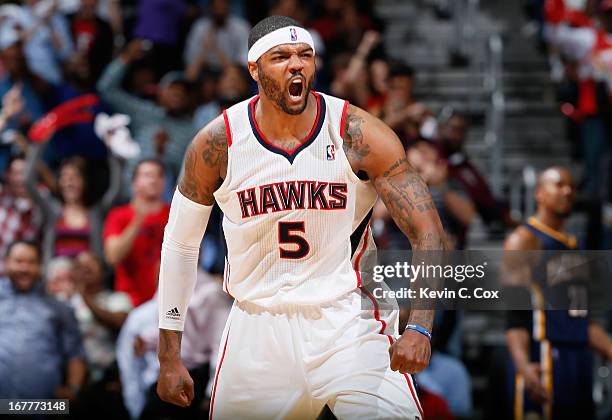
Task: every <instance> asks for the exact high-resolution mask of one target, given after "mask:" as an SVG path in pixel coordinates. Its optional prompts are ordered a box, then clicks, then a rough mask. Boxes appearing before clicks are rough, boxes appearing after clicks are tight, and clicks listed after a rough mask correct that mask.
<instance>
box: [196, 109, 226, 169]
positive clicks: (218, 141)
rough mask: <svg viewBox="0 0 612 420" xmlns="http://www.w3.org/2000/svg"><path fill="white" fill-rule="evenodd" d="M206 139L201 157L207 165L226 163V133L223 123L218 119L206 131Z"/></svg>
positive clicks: (222, 164) (223, 164)
mask: <svg viewBox="0 0 612 420" xmlns="http://www.w3.org/2000/svg"><path fill="white" fill-rule="evenodd" d="M206 137H207V141H206V142H205V143H204V144H205V147H204V148H203V149H202V153H201V157H202V160H203V161H204V163H205V164H206V165H207V166H210V167H214V166H219V165H221V166H225V165H227V134H226V131H225V123H224V122H223V120H219V121H218V122H217V123H215V124H214V125H212V126H211V127H210V129H209V130H207V132H206Z"/></svg>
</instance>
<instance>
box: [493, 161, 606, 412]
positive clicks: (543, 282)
mask: <svg viewBox="0 0 612 420" xmlns="http://www.w3.org/2000/svg"><path fill="white" fill-rule="evenodd" d="M535 199H536V202H537V211H536V214H535V215H534V216H532V217H530V218H529V219H528V220H527V222H526V223H525V224H524V225H522V226H520V227H518V228H517V229H515V230H514V232H513V233H512V234H511V235H510V236H509V237H508V238H507V239H506V242H505V244H504V250H505V251H507V252H506V253H505V263H506V264H505V267H506V270H505V277H506V281H510V282H514V283H515V284H519V283H520V284H522V285H525V284H529V288H528V290H529V299H531V302H532V307H533V308H534V309H533V310H531V311H512V312H510V313H509V316H508V323H507V332H506V339H507V343H508V347H509V350H510V354H511V358H512V363H511V366H510V375H509V381H510V384H509V385H510V387H509V388H510V395H511V402H512V416H511V417H513V418H515V419H523V418H528V419H590V418H593V416H594V410H593V398H592V354H591V349H594V350H596V351H598V352H599V353H601V354H602V355H603V356H604V357H606V358H610V357H612V342H611V341H610V339H609V337H608V336H607V334H606V332H605V331H604V329H603V328H602V327H601V326H600V325H599V324H598V323H597V322H595V321H594V320H593V317H592V316H591V314H589V312H588V311H587V306H588V305H587V302H586V301H585V299H586V298H587V296H588V293H587V291H586V289H585V287H584V284H583V285H581V284H580V281H578V280H577V277H580V273H579V271H580V270H577V269H576V267H577V265H576V258H580V256H579V255H578V253H570V252H564V251H569V250H576V249H577V245H576V238H575V237H574V236H572V235H570V234H568V233H566V232H564V230H563V229H564V224H565V220H566V219H567V217H568V216H569V215H570V213H571V210H572V206H573V204H574V201H575V188H574V183H573V180H572V177H571V175H570V174H569V172H568V171H567V170H566V169H564V168H561V167H551V168H548V169H546V170H545V171H543V172H542V173H541V174H540V176H539V178H538V185H537V188H536V192H535ZM508 251H524V252H508ZM578 267H580V264H578ZM582 268H587V267H585V266H584V264H583V265H582ZM587 278H588V276H587ZM561 294H563V295H564V296H565V302H564V301H563V299H561V300H560V299H559V296H560V295H561ZM554 302H556V303H558V305H557V306H555V305H554ZM553 307H554V308H555V309H552V308H553Z"/></svg>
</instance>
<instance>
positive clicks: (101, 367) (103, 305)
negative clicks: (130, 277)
mask: <svg viewBox="0 0 612 420" xmlns="http://www.w3.org/2000/svg"><path fill="white" fill-rule="evenodd" d="M71 279H72V281H73V283H74V289H75V291H76V292H77V293H75V294H73V296H72V298H71V299H70V305H71V306H72V307H73V308H74V313H75V315H76V318H77V321H78V322H79V327H80V330H81V334H82V335H83V345H84V346H85V354H86V355H87V362H88V364H89V368H90V372H91V379H92V380H93V381H98V380H101V379H102V377H103V375H104V373H105V371H106V370H107V369H109V368H110V367H111V366H112V365H113V363H114V362H115V339H116V337H117V335H118V334H119V330H121V327H122V326H123V323H124V322H125V320H126V318H127V316H128V313H129V312H130V310H131V309H132V303H131V301H130V297H129V296H128V295H127V294H125V293H122V292H115V291H112V290H108V289H106V288H105V287H104V272H103V269H102V264H101V263H100V260H98V259H97V258H96V257H95V256H94V255H93V254H92V253H91V252H83V253H81V254H79V255H78V256H77V258H76V259H75V260H74V262H73V267H72V272H71Z"/></svg>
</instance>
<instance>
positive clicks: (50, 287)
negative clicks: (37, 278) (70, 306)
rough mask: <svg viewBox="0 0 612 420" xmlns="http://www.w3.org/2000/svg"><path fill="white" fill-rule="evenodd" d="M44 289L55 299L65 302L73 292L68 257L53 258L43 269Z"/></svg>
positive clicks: (70, 263)
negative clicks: (44, 273)
mask: <svg viewBox="0 0 612 420" xmlns="http://www.w3.org/2000/svg"><path fill="white" fill-rule="evenodd" d="M45 271H46V276H45V289H46V290H47V293H49V294H50V295H51V296H54V297H55V298H56V299H58V300H61V301H63V302H66V301H68V300H69V299H70V297H71V296H72V295H73V294H74V293H75V289H74V281H73V280H72V260H71V259H70V258H68V257H56V258H53V259H52V260H51V261H49V263H48V264H47V267H46V269H45Z"/></svg>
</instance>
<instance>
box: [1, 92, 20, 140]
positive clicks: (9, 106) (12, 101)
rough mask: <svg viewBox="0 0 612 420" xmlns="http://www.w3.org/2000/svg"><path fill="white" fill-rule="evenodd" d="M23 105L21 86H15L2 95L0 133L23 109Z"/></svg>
mask: <svg viewBox="0 0 612 420" xmlns="http://www.w3.org/2000/svg"><path fill="white" fill-rule="evenodd" d="M23 106H24V103H23V98H22V97H21V86H13V87H12V88H11V89H10V90H9V91H8V92H6V93H5V94H4V96H2V103H0V133H1V132H2V130H4V127H5V126H6V125H7V123H8V122H9V120H11V119H12V118H13V117H14V116H15V115H17V114H19V113H20V112H21V111H23Z"/></svg>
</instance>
